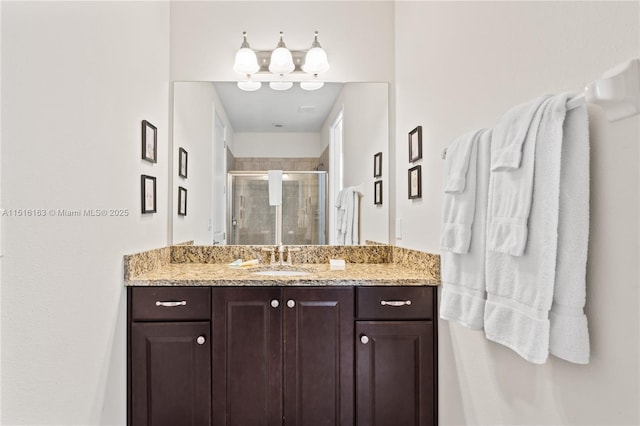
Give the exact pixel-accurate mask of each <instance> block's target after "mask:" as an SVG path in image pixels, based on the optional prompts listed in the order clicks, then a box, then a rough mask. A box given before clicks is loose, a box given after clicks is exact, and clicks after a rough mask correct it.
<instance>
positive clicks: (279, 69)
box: [269, 47, 296, 74]
mask: <svg viewBox="0 0 640 426" xmlns="http://www.w3.org/2000/svg"><path fill="white" fill-rule="evenodd" d="M295 67H296V66H295V65H294V64H293V56H291V52H290V51H289V49H287V48H286V47H278V48H277V49H276V50H274V51H273V52H272V53H271V62H270V63H269V71H271V72H272V73H274V74H289V73H290V72H292V71H293V70H294V69H295Z"/></svg>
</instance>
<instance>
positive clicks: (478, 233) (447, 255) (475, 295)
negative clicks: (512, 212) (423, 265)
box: [440, 130, 491, 330]
mask: <svg viewBox="0 0 640 426" xmlns="http://www.w3.org/2000/svg"><path fill="white" fill-rule="evenodd" d="M473 147H474V154H475V155H474V154H472V155H471V158H470V164H469V171H468V172H467V175H466V181H467V185H466V188H465V190H464V191H465V192H464V193H466V192H467V191H471V190H472V187H473V191H474V197H473V199H474V201H473V202H474V209H473V213H472V214H473V226H472V228H471V244H470V246H469V251H468V252H466V253H465V254H456V253H452V252H450V251H448V250H445V251H443V253H442V254H441V256H440V259H441V260H440V262H441V271H442V272H441V279H442V293H441V298H440V318H442V319H446V320H449V321H455V322H457V323H459V324H462V325H464V326H466V327H469V328H472V329H476V330H479V329H482V328H483V323H484V308H485V299H486V296H485V273H484V269H485V232H486V213H487V195H488V190H489V165H490V155H491V154H490V149H491V131H490V130H482V131H479V132H478V134H477V137H476V142H475V143H474V144H473ZM451 154H452V151H450V150H449V148H447V159H448V157H449V155H451ZM464 193H463V194H446V193H445V194H444V197H445V205H446V204H447V201H446V198H447V197H451V196H462V195H464ZM446 208H447V207H445V209H446Z"/></svg>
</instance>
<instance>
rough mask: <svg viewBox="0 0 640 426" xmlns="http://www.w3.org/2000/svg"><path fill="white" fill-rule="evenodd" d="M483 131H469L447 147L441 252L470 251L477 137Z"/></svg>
mask: <svg viewBox="0 0 640 426" xmlns="http://www.w3.org/2000/svg"><path fill="white" fill-rule="evenodd" d="M483 132H485V130H484V129H483V130H476V131H473V132H469V133H467V134H465V135H463V136H461V137H459V138H456V139H454V140H453V142H451V144H450V145H449V146H448V147H447V156H446V158H445V184H444V209H443V212H442V231H441V234H440V248H441V249H442V250H443V251H448V252H452V253H458V254H465V253H467V252H468V251H469V244H470V242H471V226H472V225H473V215H474V211H475V205H476V163H477V155H478V153H477V140H478V138H479V137H480V135H481V134H482V133H483ZM454 188H455V189H454Z"/></svg>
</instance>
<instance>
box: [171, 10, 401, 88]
mask: <svg viewBox="0 0 640 426" xmlns="http://www.w3.org/2000/svg"><path fill="white" fill-rule="evenodd" d="M315 30H317V31H319V33H320V43H321V44H322V46H323V47H324V48H325V49H326V50H327V52H328V56H329V63H330V64H331V69H330V70H329V71H328V72H327V73H325V74H323V75H322V78H323V79H324V80H325V81H337V82H346V81H392V80H393V69H394V66H393V65H394V64H393V2H389V1H379V2H378V1H375V2H367V1H364V2H363V1H295V2H293V1H281V2H275V1H256V2H245V1H227V2H206V1H205V2H198V1H195V2H172V3H171V78H172V80H185V81H188V80H201V81H236V80H237V79H238V76H237V75H236V74H235V73H234V72H233V70H232V66H233V61H234V57H235V52H236V51H237V50H238V48H239V47H240V44H241V43H242V32H243V31H247V32H248V37H249V43H250V45H251V47H252V48H254V49H257V50H270V49H273V48H275V45H276V44H277V42H278V34H279V32H280V31H284V35H285V42H286V43H287V46H288V47H289V48H290V49H292V50H304V49H308V48H309V47H310V46H311V42H312V41H313V31H315Z"/></svg>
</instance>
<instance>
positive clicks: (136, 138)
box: [0, 2, 169, 425]
mask: <svg viewBox="0 0 640 426" xmlns="http://www.w3.org/2000/svg"><path fill="white" fill-rule="evenodd" d="M1 7H2V114H3V116H2V124H3V126H2V154H3V156H2V179H1V182H2V188H1V190H2V208H4V209H44V211H45V212H47V216H45V217H24V216H22V217H5V218H4V231H5V232H4V236H3V238H4V241H3V245H4V253H3V254H4V258H3V259H2V318H1V327H2V367H3V368H2V377H1V378H0V379H1V380H0V381H1V383H2V398H3V399H2V424H6V425H18V424H29V425H54V424H55V425H89V424H114V425H115V424H124V423H125V411H126V408H125V407H126V405H125V401H126V392H125V389H126V380H125V377H126V356H125V354H126V350H125V348H126V338H125V336H126V332H125V329H126V328H125V320H126V305H125V297H124V294H125V288H124V284H123V267H122V256H123V255H124V254H127V253H132V252H138V251H142V250H147V249H150V248H156V247H162V246H164V245H166V243H167V195H166V194H167V192H168V185H167V165H168V163H167V156H168V153H169V152H168V145H167V141H168V134H167V133H168V130H167V129H168V102H169V83H168V80H169V5H168V4H167V3H165V2H140V3H133V2H126V3H125V2H118V3H107V2H103V3H100V2H92V3H86V2H70V3H57V2H40V3H35V2H2V5H1ZM144 119H146V120H149V121H150V122H151V123H153V124H154V125H155V126H157V128H158V158H159V160H158V163H157V164H152V163H149V162H145V161H142V160H141V159H140V158H141V121H142V120H144ZM143 173H144V174H150V175H153V176H156V177H157V179H158V181H157V183H158V188H157V190H158V213H156V214H150V215H141V213H140V211H141V207H140V204H141V202H140V175H141V174H143ZM50 209H81V210H82V209H124V210H126V211H128V213H129V214H128V216H126V217H88V216H85V217H52V216H51V215H50V214H49V213H48V212H49V210H50Z"/></svg>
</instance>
